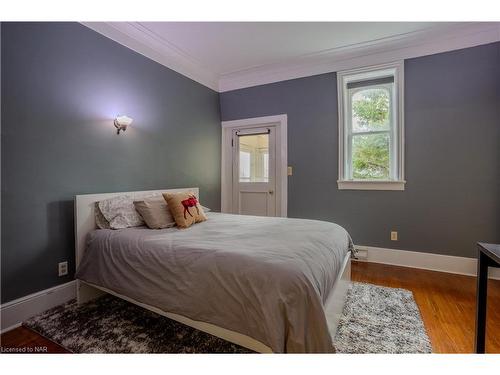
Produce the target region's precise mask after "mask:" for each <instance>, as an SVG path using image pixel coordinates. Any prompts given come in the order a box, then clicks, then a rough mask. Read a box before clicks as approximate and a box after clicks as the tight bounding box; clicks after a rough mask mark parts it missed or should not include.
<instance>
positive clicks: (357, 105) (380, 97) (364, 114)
mask: <svg viewBox="0 0 500 375" xmlns="http://www.w3.org/2000/svg"><path fill="white" fill-rule="evenodd" d="M351 91H353V93H352V99H351V105H352V131H353V132H365V131H372V130H389V128H390V119H391V116H390V104H391V99H390V98H391V95H390V91H389V89H388V88H383V87H379V88H365V89H353V90H351Z"/></svg>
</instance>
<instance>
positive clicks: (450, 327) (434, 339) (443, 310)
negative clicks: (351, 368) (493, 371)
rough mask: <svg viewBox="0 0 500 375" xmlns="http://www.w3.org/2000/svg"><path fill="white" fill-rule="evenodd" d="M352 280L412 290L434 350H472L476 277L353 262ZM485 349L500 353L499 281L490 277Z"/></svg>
mask: <svg viewBox="0 0 500 375" xmlns="http://www.w3.org/2000/svg"><path fill="white" fill-rule="evenodd" d="M352 280H353V281H360V282H364V283H370V284H376V285H382V286H389V287H392V288H403V289H408V290H411V291H412V292H413V295H414V297H415V301H416V302H417V305H418V307H419V309H420V314H421V315H422V319H423V321H424V325H425V328H426V329H427V334H428V335H429V338H430V340H431V343H432V349H433V352H435V353H473V351H474V324H475V311H476V278H475V277H471V276H462V275H454V274H450V273H444V272H435V271H426V270H418V269H414V268H407V267H396V266H388V265H384V264H376V263H366V262H353V263H352ZM487 319H488V322H487V325H486V352H487V353H500V281H499V280H489V283H488V311H487Z"/></svg>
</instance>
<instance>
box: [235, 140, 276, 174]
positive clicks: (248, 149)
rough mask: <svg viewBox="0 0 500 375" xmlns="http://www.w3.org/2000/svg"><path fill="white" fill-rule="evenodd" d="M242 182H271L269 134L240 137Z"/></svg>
mask: <svg viewBox="0 0 500 375" xmlns="http://www.w3.org/2000/svg"><path fill="white" fill-rule="evenodd" d="M238 141H239V149H240V182H269V134H251V135H241V136H239V137H238Z"/></svg>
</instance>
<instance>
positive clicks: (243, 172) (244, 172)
mask: <svg viewBox="0 0 500 375" xmlns="http://www.w3.org/2000/svg"><path fill="white" fill-rule="evenodd" d="M240 181H250V153H249V152H246V151H240Z"/></svg>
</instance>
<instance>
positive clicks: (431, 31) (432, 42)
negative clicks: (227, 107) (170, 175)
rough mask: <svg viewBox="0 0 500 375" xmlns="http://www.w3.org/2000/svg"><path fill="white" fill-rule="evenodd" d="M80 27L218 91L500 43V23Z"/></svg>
mask: <svg viewBox="0 0 500 375" xmlns="http://www.w3.org/2000/svg"><path fill="white" fill-rule="evenodd" d="M85 25H87V26H88V27H90V28H92V29H94V30H96V31H98V32H100V33H102V34H104V35H106V36H108V37H110V38H112V39H114V40H116V41H118V42H119V43H122V44H124V45H126V46H127V47H129V48H132V49H134V50H136V51H137V52H139V53H142V54H143V55H145V56H147V57H149V58H151V59H153V60H155V61H158V62H160V63H162V64H164V65H166V66H168V67H169V68H171V69H173V70H176V71H178V72H179V73H181V74H184V75H186V76H188V77H190V78H192V79H194V80H196V81H198V82H200V83H202V84H204V85H206V86H208V87H211V88H212V89H214V90H217V91H227V90H231V89H235V88H240V87H248V86H254V85H258V84H263V83H269V82H276V81H280V80H283V79H290V78H297V77H301V76H307V75H313V74H320V73H324V72H328V71H335V70H339V69H346V68H349V67H356V66H362V65H363V64H368V63H381V62H387V61H389V60H394V59H403V58H408V57H414V56H419V55H425V54H431V53H437V52H442V51H446V50H451V49H456V48H464V47H468V46H472V45H478V44H484V43H489V42H492V41H497V40H500V23H435V22H434V23H433V22H281V23H280V22H260V23H259V22H246V23H245V22H127V23H125V22H118V23H102V22H101V23H97V22H95V23H85ZM368 57H369V58H368Z"/></svg>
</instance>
